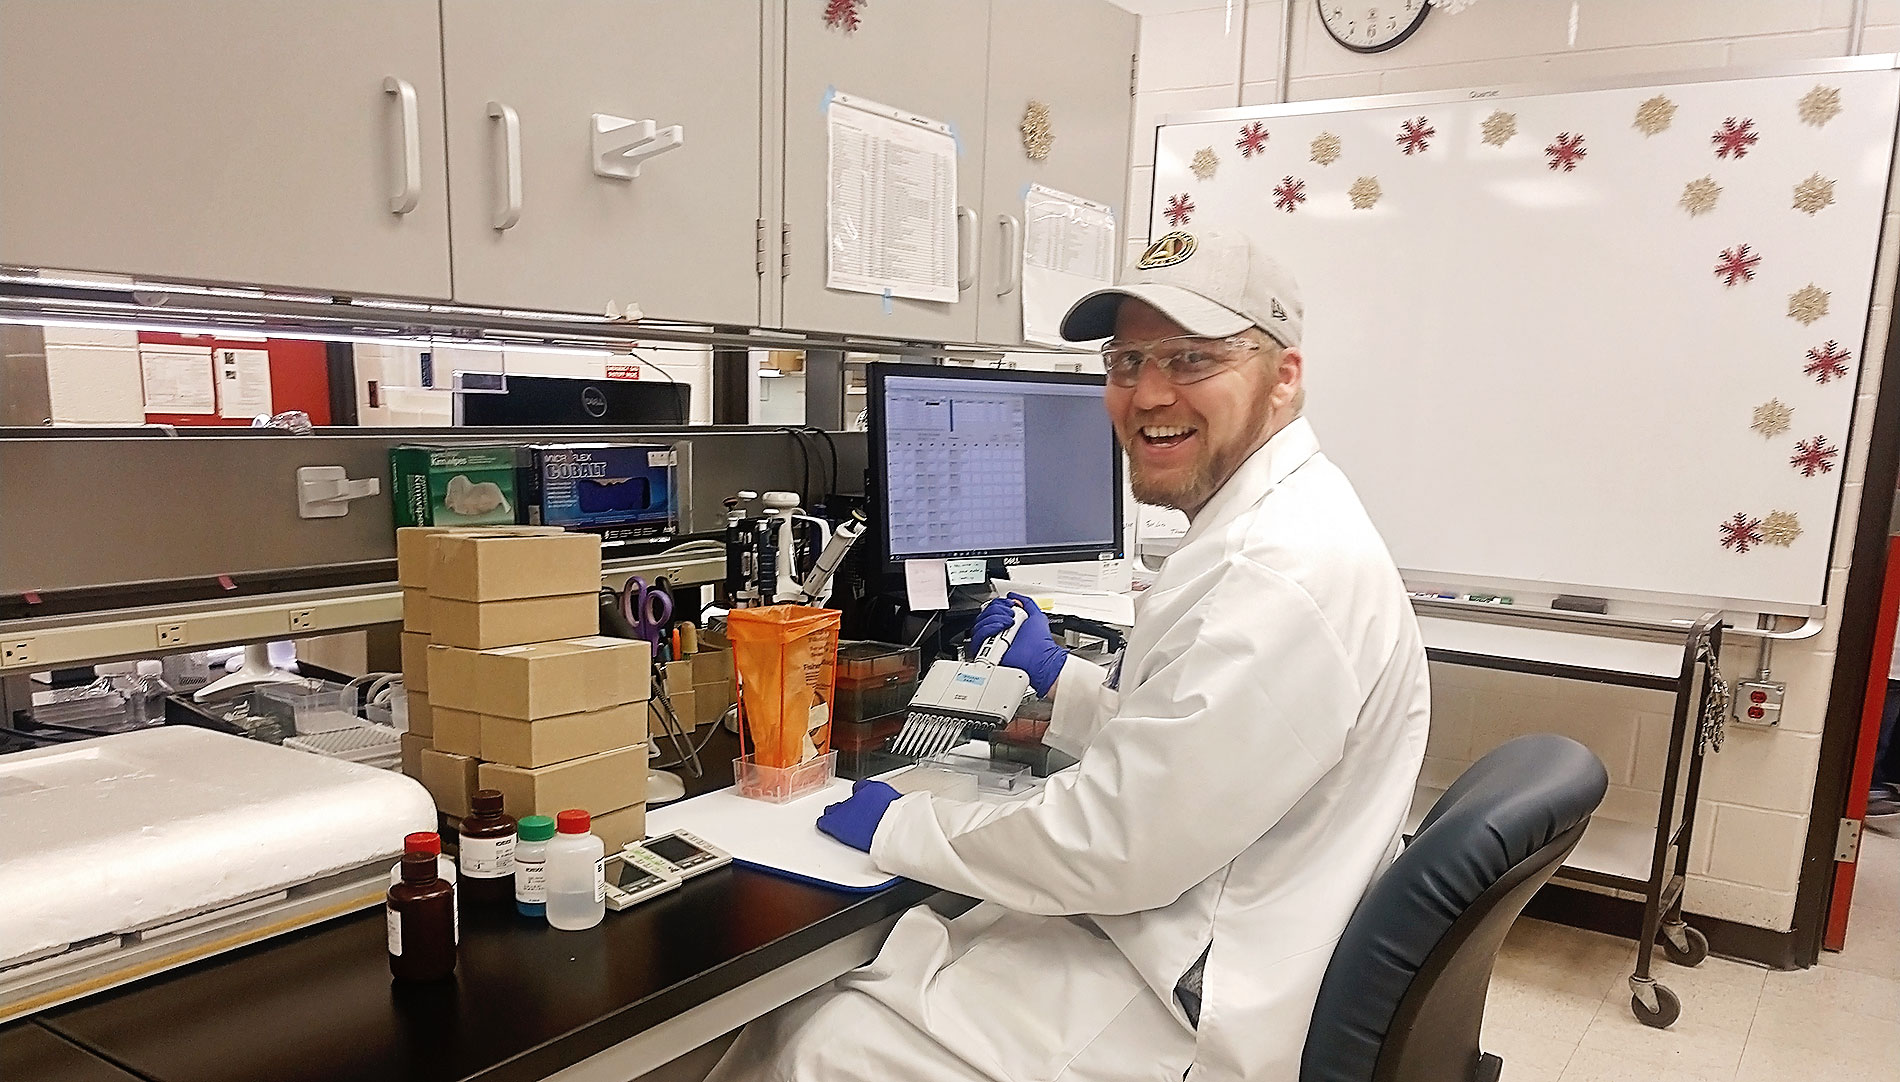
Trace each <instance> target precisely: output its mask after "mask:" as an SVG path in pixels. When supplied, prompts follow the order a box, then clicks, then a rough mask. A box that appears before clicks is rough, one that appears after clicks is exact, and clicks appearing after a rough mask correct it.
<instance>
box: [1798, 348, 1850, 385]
mask: <svg viewBox="0 0 1900 1082" xmlns="http://www.w3.org/2000/svg"><path fill="white" fill-rule="evenodd" d="M1853 356H1854V355H1853V354H1852V353H1848V352H1845V351H1843V350H1842V349H1841V347H1840V346H1839V345H1838V344H1837V343H1835V341H1834V340H1833V339H1831V338H1830V339H1828V342H1827V344H1826V345H1824V346H1816V347H1815V348H1813V349H1811V350H1808V365H1807V367H1806V368H1803V369H1802V371H1803V372H1806V373H1807V374H1808V375H1810V376H1813V377H1814V382H1816V383H1826V382H1828V381H1829V380H1835V379H1841V378H1843V377H1845V376H1846V375H1847V362H1848V360H1849V359H1850V358H1852V357H1853Z"/></svg>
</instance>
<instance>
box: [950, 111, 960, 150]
mask: <svg viewBox="0 0 1900 1082" xmlns="http://www.w3.org/2000/svg"><path fill="white" fill-rule="evenodd" d="M950 141H951V142H952V143H955V144H956V145H957V157H959V158H961V157H963V138H962V137H961V136H959V135H958V134H957V122H956V121H954V120H952V121H951V122H950Z"/></svg>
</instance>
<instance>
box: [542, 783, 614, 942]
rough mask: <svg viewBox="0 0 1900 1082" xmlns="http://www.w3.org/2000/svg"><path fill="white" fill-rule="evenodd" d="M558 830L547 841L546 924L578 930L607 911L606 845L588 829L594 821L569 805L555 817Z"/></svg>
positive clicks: (593, 922) (597, 919)
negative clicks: (569, 807)
mask: <svg viewBox="0 0 1900 1082" xmlns="http://www.w3.org/2000/svg"><path fill="white" fill-rule="evenodd" d="M554 824H555V827H556V828H557V830H558V831H559V833H557V834H555V836H554V838H553V839H552V840H550V841H549V842H548V855H547V884H548V886H547V892H548V900H547V906H548V923H549V924H551V925H553V926H554V927H556V928H559V929H562V930H563V931H569V932H577V931H580V930H582V929H584V928H592V927H593V926H594V925H596V924H599V923H600V919H601V917H603V916H605V915H606V913H607V878H606V871H607V847H606V846H605V845H603V844H602V843H601V840H600V839H599V838H597V837H595V836H594V835H593V834H591V833H589V832H588V829H589V828H590V827H592V826H593V820H592V819H591V818H590V817H589V816H588V814H587V813H586V812H584V811H581V810H580V809H578V808H572V809H569V810H567V811H564V812H562V813H561V814H559V815H557V816H555V817H554Z"/></svg>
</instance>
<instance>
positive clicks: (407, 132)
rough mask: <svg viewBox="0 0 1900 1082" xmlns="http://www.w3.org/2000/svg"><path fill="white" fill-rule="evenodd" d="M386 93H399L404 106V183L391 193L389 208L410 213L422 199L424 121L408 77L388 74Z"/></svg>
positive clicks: (414, 89)
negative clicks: (394, 192)
mask: <svg viewBox="0 0 1900 1082" xmlns="http://www.w3.org/2000/svg"><path fill="white" fill-rule="evenodd" d="M383 93H385V94H394V95H396V102H397V104H398V105H399V106H400V107H401V109H402V183H401V185H400V186H399V187H397V189H396V194H394V195H392V196H390V197H389V212H390V213H391V214H407V213H409V212H410V211H412V210H414V209H416V203H417V202H418V201H419V200H421V199H422V121H421V120H420V119H419V118H418V117H417V116H416V88H415V86H414V85H413V84H412V83H410V82H409V80H407V79H398V78H396V77H395V76H394V75H386V76H384V77H383Z"/></svg>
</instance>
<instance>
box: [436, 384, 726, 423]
mask: <svg viewBox="0 0 1900 1082" xmlns="http://www.w3.org/2000/svg"><path fill="white" fill-rule="evenodd" d="M690 394H691V389H690V388H689V387H687V386H686V384H684V383H667V382H664V381H661V380H628V379H577V378H574V377H570V376H509V377H508V378H507V389H506V390H505V391H502V392H501V393H481V394H458V395H456V396H455V423H456V424H458V425H467V426H470V427H499V428H513V427H542V426H545V427H559V426H563V425H682V424H685V423H686V418H687V410H688V408H689V405H690Z"/></svg>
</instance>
